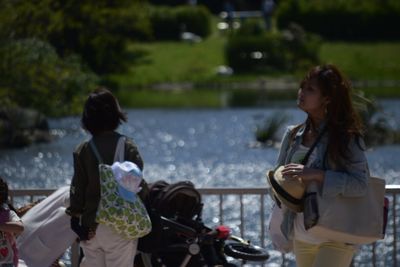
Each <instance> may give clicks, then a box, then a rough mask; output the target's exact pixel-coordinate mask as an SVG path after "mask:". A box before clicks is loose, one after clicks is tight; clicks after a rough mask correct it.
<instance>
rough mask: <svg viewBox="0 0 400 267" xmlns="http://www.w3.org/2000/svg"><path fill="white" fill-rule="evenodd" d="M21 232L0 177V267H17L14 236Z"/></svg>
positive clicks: (18, 221) (21, 225) (20, 226)
mask: <svg viewBox="0 0 400 267" xmlns="http://www.w3.org/2000/svg"><path fill="white" fill-rule="evenodd" d="M23 230H24V226H23V224H22V221H21V219H20V218H19V217H18V215H17V214H16V213H15V210H14V208H12V206H11V205H10V204H9V203H8V185H7V183H6V181H4V180H3V179H2V178H1V177H0V267H17V266H18V254H17V247H16V243H15V235H18V234H20V233H22V231H23Z"/></svg>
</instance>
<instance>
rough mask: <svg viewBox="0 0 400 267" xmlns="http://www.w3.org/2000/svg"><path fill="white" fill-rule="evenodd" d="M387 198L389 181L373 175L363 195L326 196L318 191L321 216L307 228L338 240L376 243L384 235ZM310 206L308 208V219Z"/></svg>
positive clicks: (324, 236)
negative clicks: (386, 191) (386, 182)
mask: <svg viewBox="0 0 400 267" xmlns="http://www.w3.org/2000/svg"><path fill="white" fill-rule="evenodd" d="M384 198H385V180H383V179H380V178H376V177H370V178H369V181H368V190H367V193H366V194H365V195H364V196H362V197H343V196H336V197H322V196H321V195H320V194H319V193H317V198H316V200H317V207H318V216H317V217H318V219H317V221H316V224H315V225H314V226H312V227H311V228H309V229H308V230H307V231H308V232H309V233H311V234H312V235H314V236H318V237H321V238H324V239H328V240H332V241H336V242H343V243H349V244H360V245H361V244H369V243H373V242H375V241H377V240H379V239H382V238H384V211H383V210H384ZM306 202H307V200H306ZM310 206H311V205H305V207H304V209H305V211H304V216H305V221H306V220H307V218H306V217H307V216H308V215H307V214H308V210H307V209H309V208H310Z"/></svg>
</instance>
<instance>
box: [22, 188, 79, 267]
mask: <svg viewBox="0 0 400 267" xmlns="http://www.w3.org/2000/svg"><path fill="white" fill-rule="evenodd" d="M68 205H69V186H64V187H62V188H60V189H58V190H57V191H56V192H54V193H53V194H51V195H50V196H48V197H47V198H45V199H44V200H42V201H41V202H40V203H39V204H37V205H35V206H34V207H33V208H31V209H30V210H29V211H28V212H27V213H26V214H25V215H24V216H22V218H21V219H22V222H23V223H24V226H25V230H24V231H23V232H22V234H21V235H20V236H19V237H18V238H17V247H18V250H19V258H21V259H22V260H24V261H25V263H26V265H27V266H29V267H46V266H50V265H51V264H52V263H53V262H54V260H56V259H57V258H58V257H59V256H61V255H62V254H64V252H65V250H66V249H67V248H68V247H69V246H71V245H72V243H73V242H74V241H75V239H76V238H77V236H76V234H75V233H74V232H73V231H72V230H71V226H70V217H69V216H68V215H67V214H66V213H65V208H66V207H67V206H68Z"/></svg>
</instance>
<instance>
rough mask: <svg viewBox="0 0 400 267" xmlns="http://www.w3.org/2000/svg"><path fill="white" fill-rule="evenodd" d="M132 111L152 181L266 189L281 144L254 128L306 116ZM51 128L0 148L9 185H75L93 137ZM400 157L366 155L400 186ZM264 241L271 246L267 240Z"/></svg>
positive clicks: (131, 128) (394, 114)
mask: <svg viewBox="0 0 400 267" xmlns="http://www.w3.org/2000/svg"><path fill="white" fill-rule="evenodd" d="M380 103H381V104H382V106H383V107H384V110H385V116H386V117H387V118H388V119H389V121H390V125H391V126H392V127H395V128H400V127H399V125H400V109H399V105H400V100H385V101H381V102H380ZM127 114H128V123H126V124H124V125H122V126H121V127H120V128H119V131H120V132H122V133H124V134H126V135H127V136H130V137H133V138H134V140H135V142H136V143H137V145H138V147H139V151H140V153H141V155H142V157H143V160H144V163H145V167H144V177H145V178H146V180H147V181H148V182H153V181H156V180H160V179H164V180H167V181H170V182H173V181H180V180H191V181H192V182H193V183H194V184H195V185H196V187H264V186H266V180H265V172H266V170H268V169H269V168H271V167H272V166H273V165H274V163H275V160H276V157H277V153H278V144H277V145H275V146H271V147H263V148H260V147H258V146H255V145H254V144H255V135H254V131H255V128H256V126H257V125H259V124H261V123H262V122H263V120H264V119H265V118H266V117H268V116H271V115H272V116H278V115H279V114H286V115H287V116H288V122H287V123H286V125H289V124H294V123H299V122H301V121H303V120H304V118H305V114H304V113H303V112H301V111H299V110H298V109H297V108H296V107H295V106H294V105H291V104H287V103H283V104H282V105H274V106H272V107H270V108H262V109H261V108H259V109H198V110H197V109H196V110H192V109H189V110H163V109H149V110H137V109H131V110H127ZM50 127H51V131H52V134H53V136H54V137H55V140H54V141H53V142H51V143H48V144H35V145H32V146H30V147H27V148H22V149H8V150H1V151H0V175H1V176H4V177H6V178H7V180H8V181H9V184H10V187H11V188H15V189H16V188H58V187H60V186H62V185H68V184H69V183H70V180H71V176H72V174H73V165H72V152H73V150H74V148H75V147H76V146H77V145H78V144H79V143H80V142H82V141H84V140H87V139H89V138H90V136H89V135H88V134H87V133H85V132H84V131H83V130H82V129H81V128H80V122H79V118H78V117H67V118H62V119H50ZM283 130H284V127H282V128H281V129H280V135H281V134H282V133H283ZM279 138H280V137H279ZM399 155H400V145H390V146H379V147H375V148H373V149H369V150H368V151H367V157H368V161H369V165H370V169H371V173H372V175H374V176H379V177H384V178H385V179H386V182H387V184H400V164H398V160H397V159H398V156H399ZM237 201H238V199H235V198H232V199H228V201H227V202H226V204H227V212H228V218H226V219H225V221H226V222H228V224H229V225H230V226H231V227H232V228H233V229H234V231H235V230H238V225H239V222H238V221H237V218H238V216H237V213H238V204H237V203H238V202H237ZM244 201H245V202H246V205H248V203H250V204H251V203H252V201H254V202H255V203H257V201H258V200H257V199H255V198H251V197H249V198H245V200H244ZM214 204H215V201H213V200H212V199H211V200H207V199H206V201H205V214H204V217H205V221H207V223H210V224H213V223H214V224H218V218H216V216H214V215H213V214H212V213H213V211H214V210H216V209H215V207H213V205H214ZM230 205H231V207H230ZM256 207H258V205H257V206H256ZM267 208H268V205H267ZM245 216H246V217H247V216H254V217H256V216H258V215H257V211H254V209H253V210H248V211H247V210H245ZM229 217H231V219H230V218H229ZM235 218H236V219H235ZM225 221H224V222H225ZM258 228H259V226H256V225H251V224H248V225H246V233H247V235H248V238H250V239H256V240H257V239H259V237H258V232H259V229H258ZM266 244H267V245H268V246H269V244H268V241H266ZM272 254H273V255H274V253H273V252H272ZM273 258H274V257H273ZM278 258H279V257H278V256H277V259H276V260H275V259H272V260H270V261H269V262H271V265H269V266H276V264H275V263H274V261H276V262H277V261H278ZM274 264H275V265H274ZM289 265H290V264H289ZM365 266H368V265H365Z"/></svg>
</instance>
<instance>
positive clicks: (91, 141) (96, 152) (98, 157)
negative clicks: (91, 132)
mask: <svg viewBox="0 0 400 267" xmlns="http://www.w3.org/2000/svg"><path fill="white" fill-rule="evenodd" d="M89 145H90V148H91V149H92V151H93V153H94V155H95V156H96V158H97V160H98V161H99V164H102V163H103V159H102V158H101V156H100V153H99V151H98V150H97V147H96V145H95V144H94V141H93V138H92V139H90V141H89Z"/></svg>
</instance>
